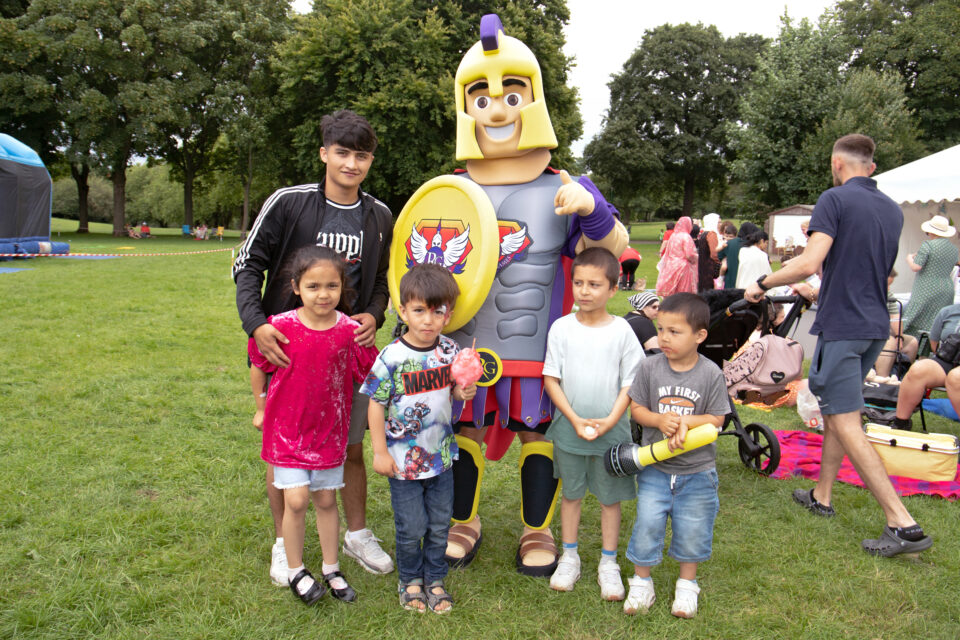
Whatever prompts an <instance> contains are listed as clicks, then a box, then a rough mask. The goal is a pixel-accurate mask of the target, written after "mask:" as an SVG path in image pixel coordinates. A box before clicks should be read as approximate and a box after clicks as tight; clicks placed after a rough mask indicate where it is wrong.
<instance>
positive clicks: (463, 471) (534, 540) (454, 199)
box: [388, 14, 627, 576]
mask: <svg viewBox="0 0 960 640" xmlns="http://www.w3.org/2000/svg"><path fill="white" fill-rule="evenodd" d="M455 87H456V89H455V91H456V95H455V98H456V108H457V159H458V160H465V161H466V171H459V172H458V173H457V174H456V175H453V176H441V177H438V178H434V179H433V180H430V181H429V182H427V183H426V184H424V185H423V186H422V187H420V189H418V190H417V192H416V193H415V194H414V195H413V196H412V197H411V199H410V201H409V202H408V203H407V205H406V206H405V207H404V210H403V211H402V212H401V214H400V216H399V217H398V219H397V224H396V227H395V231H394V240H393V247H392V250H391V262H390V265H391V266H390V270H391V273H390V274H389V278H388V280H389V282H390V288H391V294H392V295H393V298H394V304H396V302H397V301H398V300H397V297H398V283H399V280H400V276H401V275H402V274H403V273H404V272H405V271H406V270H407V269H408V268H409V267H410V266H412V265H413V264H416V263H423V262H434V263H438V264H442V265H444V266H445V267H447V268H448V269H450V271H451V273H453V274H454V277H455V278H456V279H457V281H458V284H459V285H460V290H461V296H460V298H459V300H458V301H457V305H456V307H455V308H454V312H453V314H452V316H451V322H450V324H449V325H448V327H447V331H446V333H447V335H449V336H450V337H451V338H453V339H454V340H456V341H457V342H458V343H459V344H460V345H461V346H462V347H471V346H473V345H476V347H477V351H478V352H480V355H481V357H482V360H483V366H484V372H485V377H484V378H482V379H481V381H480V382H479V383H478V384H479V386H480V388H479V389H478V390H477V395H476V397H475V398H474V399H473V401H472V402H468V403H466V404H465V405H462V404H455V405H454V416H455V417H456V416H458V415H459V418H458V423H457V425H456V431H457V444H458V445H459V450H460V454H459V460H457V461H456V462H455V463H454V465H453V471H454V515H453V520H454V526H452V527H451V529H450V535H449V538H448V544H447V561H448V562H449V563H450V564H451V565H452V566H455V567H463V566H466V565H467V564H469V563H470V562H471V561H472V560H473V558H474V557H475V556H476V553H477V551H478V549H479V548H480V544H481V541H482V539H483V538H482V534H481V526H480V518H479V516H478V515H477V512H478V506H479V503H480V500H479V498H480V484H481V480H482V478H483V470H484V464H485V460H484V458H485V457H486V459H488V460H498V459H500V458H501V457H502V456H503V454H504V453H505V452H506V450H507V449H508V448H509V446H510V443H511V442H512V440H513V438H514V435H517V436H518V438H519V440H520V442H521V450H520V498H521V499H520V506H521V508H520V511H521V520H522V523H523V533H522V535H521V537H520V544H519V547H518V549H517V554H516V565H517V570H518V571H520V573H523V574H526V575H532V576H549V575H551V574H552V573H553V571H554V569H555V568H556V563H557V558H558V555H557V548H556V544H555V542H554V539H553V536H552V535H551V533H550V529H549V525H550V521H551V519H552V516H553V511H554V505H555V503H556V498H557V494H558V492H559V488H560V487H559V481H558V480H555V479H554V477H553V445H552V443H550V442H548V441H546V440H545V438H544V435H543V434H544V432H545V431H546V428H547V426H549V424H550V421H551V418H552V415H553V405H552V404H551V402H550V399H549V398H548V396H547V395H546V394H545V393H544V391H543V378H542V370H543V358H544V354H545V353H546V344H547V331H548V330H549V329H550V325H551V324H552V323H553V321H554V320H556V319H557V318H558V317H560V316H561V315H563V314H565V313H568V312H569V311H570V307H571V305H572V295H571V292H570V287H569V273H570V262H571V260H572V258H573V256H575V255H576V254H577V253H578V252H580V251H582V250H583V249H585V248H586V247H589V246H603V247H606V248H607V249H609V250H610V251H611V253H613V255H615V256H618V255H620V253H621V252H622V251H623V249H624V248H625V247H626V244H627V233H626V230H625V229H624V227H623V225H622V224H620V222H619V220H618V215H619V214H618V213H617V211H616V210H615V209H614V208H613V206H611V205H610V204H609V203H607V201H606V200H605V199H604V198H603V196H602V195H601V194H600V192H599V190H598V189H597V188H596V186H594V184H593V183H592V182H590V180H589V179H587V178H585V177H581V178H579V180H574V179H572V178H570V176H568V175H567V173H566V172H565V171H559V172H558V171H555V170H553V169H551V168H549V166H548V165H549V163H550V157H551V156H550V149H553V148H556V146H557V139H556V136H555V134H554V132H553V126H552V124H551V123H550V116H549V114H548V112H547V105H546V102H545V101H544V95H543V80H542V78H541V73H540V65H539V64H538V62H537V59H536V57H534V55H533V53H532V52H531V51H530V49H529V48H527V46H526V45H524V44H523V43H522V42H520V41H519V40H517V39H515V38H511V37H509V36H507V35H505V34H504V31H503V25H502V24H501V22H500V19H499V17H497V16H496V15H495V14H488V15H486V16H484V17H483V18H482V20H481V22H480V41H479V42H477V43H476V44H474V45H473V47H471V48H470V50H469V51H467V53H466V55H465V56H464V57H463V60H462V61H461V62H460V67H459V68H458V69H457V74H456V78H455ZM483 443H485V444H486V452H485V453H486V455H485V456H484V452H483V450H482V448H481V445H482V444H483Z"/></svg>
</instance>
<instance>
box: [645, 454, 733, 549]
mask: <svg viewBox="0 0 960 640" xmlns="http://www.w3.org/2000/svg"><path fill="white" fill-rule="evenodd" d="M718 485H719V480H718V478H717V470H716V469H707V470H706V471H700V472H698V473H691V474H689V475H682V476H678V475H671V474H669V473H664V472H662V471H658V470H657V469H654V468H653V467H645V468H644V469H643V470H642V471H641V472H640V473H638V474H637V518H636V520H634V522H633V535H631V536H630V544H628V545H627V558H628V559H629V560H630V562H632V563H633V564H635V565H638V566H641V567H652V566H654V565H658V564H660V561H661V560H662V558H663V539H664V536H665V534H666V532H667V516H670V527H671V529H672V531H673V536H672V538H671V539H670V552H669V553H670V557H671V558H673V559H674V560H676V561H677V562H704V561H705V560H709V559H710V554H711V552H712V551H713V523H714V520H716V517H717V512H718V511H719V510H720V499H719V497H717V487H718Z"/></svg>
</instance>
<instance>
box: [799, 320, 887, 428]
mask: <svg viewBox="0 0 960 640" xmlns="http://www.w3.org/2000/svg"><path fill="white" fill-rule="evenodd" d="M884 343H886V340H883V339H880V340H824V339H823V336H822V335H821V336H819V337H818V338H817V346H816V348H815V349H814V350H813V357H812V358H811V359H810V374H809V378H810V391H811V393H813V395H815V396H816V397H817V402H818V403H819V404H820V413H822V414H824V415H836V414H838V413H851V412H853V411H860V410H861V409H863V381H864V379H865V378H866V377H867V374H868V373H870V369H871V368H873V365H874V363H875V362H876V361H877V356H879V355H880V351H881V350H882V349H883V345H884Z"/></svg>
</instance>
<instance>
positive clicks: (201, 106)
mask: <svg viewBox="0 0 960 640" xmlns="http://www.w3.org/2000/svg"><path fill="white" fill-rule="evenodd" d="M187 9H188V10H189V13H187V14H186V15H183V14H181V16H180V18H181V20H186V21H188V22H189V24H190V25H191V27H190V29H191V33H192V34H193V35H194V36H195V37H193V38H190V39H188V40H187V41H186V42H182V43H181V47H180V50H181V53H182V54H183V57H182V58H180V59H178V60H177V62H178V65H179V66H177V67H175V68H167V69H164V70H163V73H164V74H165V75H167V76H168V77H169V78H170V83H171V85H172V88H173V95H174V96H175V100H176V104H175V106H174V108H173V109H171V110H170V112H169V113H170V115H171V116H172V117H171V118H169V119H166V120H163V121H161V122H159V123H158V126H159V139H158V140H157V142H156V145H155V146H154V148H153V149H152V150H153V151H155V152H156V153H158V154H159V155H161V156H163V157H164V158H165V159H166V160H167V162H169V163H170V165H171V169H172V171H173V175H174V176H175V177H176V178H177V179H178V180H180V181H181V182H182V183H183V219H182V222H183V224H185V225H190V226H192V225H193V220H194V216H193V188H194V181H195V179H196V178H197V176H198V175H199V174H200V173H201V172H202V171H203V170H204V169H206V167H207V166H208V161H209V156H210V152H211V150H212V149H213V145H214V143H216V141H217V139H218V137H219V136H220V133H221V131H222V130H223V128H224V126H225V125H226V123H227V119H228V118H230V117H231V115H233V114H234V113H235V112H236V110H237V109H236V107H235V105H236V104H237V103H241V104H242V102H243V101H244V99H245V98H247V95H248V93H249V91H248V89H247V83H248V82H249V80H250V74H251V73H252V72H253V70H254V69H255V68H256V67H257V65H258V64H261V63H262V62H263V61H264V60H265V59H266V58H267V56H268V55H269V54H270V53H271V52H272V50H273V48H274V46H275V45H276V43H277V42H279V41H280V39H281V38H282V37H283V36H284V35H285V34H286V23H287V18H286V13H287V11H288V9H289V2H288V1H287V0H279V1H278V0H245V1H242V2H241V1H240V0H227V1H213V0H205V1H198V2H195V3H191V4H188V5H187Z"/></svg>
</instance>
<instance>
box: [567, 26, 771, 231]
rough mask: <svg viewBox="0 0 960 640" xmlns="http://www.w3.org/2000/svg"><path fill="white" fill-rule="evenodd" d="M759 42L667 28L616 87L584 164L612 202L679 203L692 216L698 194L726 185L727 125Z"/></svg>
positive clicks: (640, 51) (650, 34)
mask: <svg viewBox="0 0 960 640" xmlns="http://www.w3.org/2000/svg"><path fill="white" fill-rule="evenodd" d="M765 43H766V41H765V40H764V39H763V38H762V37H761V36H756V35H745V34H741V35H738V36H736V37H734V38H729V39H725V38H724V37H723V36H722V35H721V34H720V32H719V31H718V30H717V28H716V27H714V26H709V27H704V26H703V25H702V24H698V25H690V24H682V25H677V26H672V25H669V24H667V25H662V26H660V27H657V28H656V29H651V30H649V31H647V32H646V33H645V34H644V37H643V41H642V42H641V44H640V46H639V47H638V48H637V49H636V51H634V52H633V54H632V55H631V56H630V58H629V59H628V60H627V62H626V63H625V64H624V66H623V71H622V72H620V73H619V74H617V75H616V76H614V78H613V80H612V81H611V82H610V85H609V86H610V109H609V112H608V115H607V117H606V119H605V122H604V128H603V130H602V131H601V133H600V134H599V135H598V136H597V137H596V138H594V140H592V141H591V142H590V143H589V144H588V145H587V147H586V149H585V153H584V159H585V160H586V162H587V165H588V166H589V167H590V169H592V170H593V171H595V172H596V173H597V174H598V175H599V176H602V177H603V178H605V179H607V180H609V182H610V184H611V186H612V187H613V193H612V194H611V195H612V196H613V197H614V198H619V199H624V200H627V201H631V202H634V203H635V202H637V200H638V198H645V199H646V201H647V202H648V203H652V202H655V201H657V200H659V201H660V202H661V203H663V201H665V200H670V199H674V201H676V200H678V199H679V198H677V197H676V196H677V195H679V194H682V203H683V204H682V211H681V213H682V214H683V215H689V214H691V213H692V211H693V205H694V197H695V193H697V192H698V191H702V190H706V189H709V188H711V187H712V186H715V185H717V184H719V183H720V182H722V181H723V178H724V176H725V173H726V166H725V164H724V162H725V160H729V159H730V158H731V157H732V149H731V148H730V145H729V142H728V134H727V130H726V129H725V127H724V123H725V122H727V121H730V120H736V119H737V117H738V97H739V94H740V92H741V91H742V89H743V87H744V85H745V83H746V81H747V80H748V79H749V77H750V74H751V73H752V72H753V69H754V67H755V65H756V59H757V56H758V54H759V53H760V51H761V50H762V49H763V47H764V46H765Z"/></svg>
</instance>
